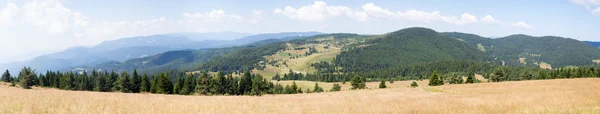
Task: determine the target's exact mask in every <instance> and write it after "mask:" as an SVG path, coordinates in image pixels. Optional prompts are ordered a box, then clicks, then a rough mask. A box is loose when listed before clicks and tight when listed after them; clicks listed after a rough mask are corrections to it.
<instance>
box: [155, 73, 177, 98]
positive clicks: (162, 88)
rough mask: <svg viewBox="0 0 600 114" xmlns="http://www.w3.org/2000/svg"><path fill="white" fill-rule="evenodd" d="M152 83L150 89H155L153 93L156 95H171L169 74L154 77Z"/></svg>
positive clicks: (171, 86)
mask: <svg viewBox="0 0 600 114" xmlns="http://www.w3.org/2000/svg"><path fill="white" fill-rule="evenodd" d="M155 79H156V80H155V81H156V82H154V83H152V84H153V85H152V87H154V88H155V90H154V93H158V94H172V93H173V83H172V82H171V80H169V74H167V73H161V74H160V75H158V76H157V77H155Z"/></svg>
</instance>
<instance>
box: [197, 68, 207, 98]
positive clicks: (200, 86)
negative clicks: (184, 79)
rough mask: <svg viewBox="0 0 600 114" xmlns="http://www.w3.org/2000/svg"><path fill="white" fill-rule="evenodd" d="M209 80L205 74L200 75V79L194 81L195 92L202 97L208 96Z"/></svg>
mask: <svg viewBox="0 0 600 114" xmlns="http://www.w3.org/2000/svg"><path fill="white" fill-rule="evenodd" d="M209 80H210V77H208V74H207V73H206V72H203V73H202V75H200V77H198V80H197V81H196V87H195V91H196V92H197V93H199V94H202V95H206V94H208V93H209V92H208V86H209Z"/></svg>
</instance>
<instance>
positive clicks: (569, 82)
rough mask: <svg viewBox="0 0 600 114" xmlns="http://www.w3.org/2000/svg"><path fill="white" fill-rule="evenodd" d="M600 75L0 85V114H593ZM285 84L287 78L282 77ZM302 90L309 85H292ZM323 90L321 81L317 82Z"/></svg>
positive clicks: (599, 101) (597, 109)
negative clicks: (151, 87) (103, 86)
mask: <svg viewBox="0 0 600 114" xmlns="http://www.w3.org/2000/svg"><path fill="white" fill-rule="evenodd" d="M598 82H600V79H597V78H585V79H556V80H536V81H516V82H500V83H479V84H460V85H443V86H438V87H428V86H426V84H427V81H420V82H419V85H420V86H419V87H418V88H409V87H407V86H408V85H409V83H410V82H409V81H396V82H395V83H394V84H389V83H388V86H389V87H391V88H388V89H376V88H375V87H376V85H377V83H379V82H371V83H368V84H367V86H368V87H369V88H370V89H367V90H348V89H349V83H347V84H345V85H342V89H343V90H344V91H340V92H327V93H311V94H292V95H264V96H180V95H160V94H144V93H142V94H130V93H100V92H84V91H64V90H56V89H45V88H34V89H31V90H25V89H21V88H17V87H9V86H8V85H7V84H2V85H0V113H3V114H4V113H25V114H37V113H52V114H69V113H102V114H119V113H141V114H146V113H176V114H179V113H309V114H310V113H363V114H364V113H436V114H440V113H600V97H598V96H600V90H599V88H600V83H598ZM281 83H290V82H281ZM297 83H301V84H299V85H301V86H306V87H309V86H311V85H314V82H305V83H304V82H297ZM320 86H322V87H323V88H324V89H327V90H328V89H329V88H330V87H331V85H329V84H328V83H323V84H320Z"/></svg>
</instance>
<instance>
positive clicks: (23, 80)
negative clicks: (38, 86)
mask: <svg viewBox="0 0 600 114" xmlns="http://www.w3.org/2000/svg"><path fill="white" fill-rule="evenodd" d="M35 76H36V75H35V70H31V68H29V67H23V69H21V72H19V77H20V79H19V84H20V86H21V87H22V88H23V89H31V86H32V85H33V77H35Z"/></svg>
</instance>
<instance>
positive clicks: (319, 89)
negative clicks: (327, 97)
mask: <svg viewBox="0 0 600 114" xmlns="http://www.w3.org/2000/svg"><path fill="white" fill-rule="evenodd" d="M323 91H324V90H323V88H321V87H319V83H317V82H315V87H314V88H313V92H317V93H321V92H323Z"/></svg>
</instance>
